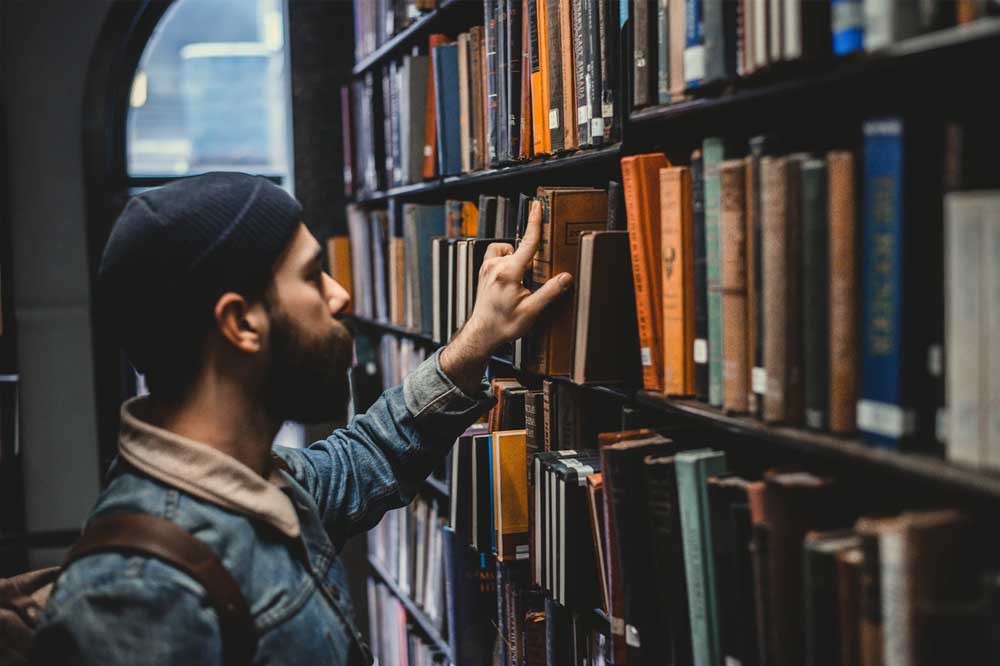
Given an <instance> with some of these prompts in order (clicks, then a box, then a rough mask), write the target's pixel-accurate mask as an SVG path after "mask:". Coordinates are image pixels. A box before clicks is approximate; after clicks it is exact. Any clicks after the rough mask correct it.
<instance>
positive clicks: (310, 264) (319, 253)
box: [305, 248, 323, 271]
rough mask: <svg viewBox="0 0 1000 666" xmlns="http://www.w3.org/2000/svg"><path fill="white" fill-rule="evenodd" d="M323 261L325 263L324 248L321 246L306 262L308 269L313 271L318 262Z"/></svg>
mask: <svg viewBox="0 0 1000 666" xmlns="http://www.w3.org/2000/svg"><path fill="white" fill-rule="evenodd" d="M322 263H323V248H319V249H318V250H316V253H315V254H314V255H313V256H312V258H311V259H310V260H309V261H307V262H306V264H305V267H306V270H307V271H311V270H312V269H314V268H316V265H317V264H319V265H322Z"/></svg>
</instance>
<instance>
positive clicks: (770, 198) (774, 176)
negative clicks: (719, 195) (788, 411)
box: [761, 157, 788, 422]
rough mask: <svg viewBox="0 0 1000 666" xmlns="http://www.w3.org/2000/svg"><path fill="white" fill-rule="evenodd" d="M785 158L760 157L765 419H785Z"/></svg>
mask: <svg viewBox="0 0 1000 666" xmlns="http://www.w3.org/2000/svg"><path fill="white" fill-rule="evenodd" d="M787 165H788V160H787V159H786V158H773V157H764V158H763V159H761V179H762V180H761V197H762V200H763V207H762V211H763V220H762V225H763V246H764V248H763V260H764V265H763V286H764V297H763V301H762V306H763V314H764V321H765V322H766V323H765V327H766V328H765V335H764V368H765V371H766V377H767V380H766V387H765V392H764V420H765V421H769V422H781V421H784V420H785V385H786V383H787V378H786V372H787V368H786V362H785V361H786V359H785V339H786V331H787V328H788V327H787V325H786V321H785V319H786V316H787V304H786V300H787V299H786V292H785V282H786V281H787V266H786V263H785V258H786V257H787V255H788V252H787V251H786V248H785V246H786V243H787V238H786V230H785V216H786V211H785V203H786V197H785V172H786V171H787Z"/></svg>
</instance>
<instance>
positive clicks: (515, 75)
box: [505, 0, 524, 161]
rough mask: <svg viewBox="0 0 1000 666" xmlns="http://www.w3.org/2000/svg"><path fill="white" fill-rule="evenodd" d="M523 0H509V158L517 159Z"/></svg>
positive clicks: (506, 117)
mask: <svg viewBox="0 0 1000 666" xmlns="http://www.w3.org/2000/svg"><path fill="white" fill-rule="evenodd" d="M522 21H523V17H522V16H521V0H507V40H506V41H507V49H506V51H507V94H506V96H505V99H506V109H507V113H506V116H505V119H506V125H507V160H508V161H513V160H516V159H517V157H518V155H519V154H520V152H521V68H522V67H523V66H524V65H523V64H522V63H521V54H522V53H523V50H524V45H523V44H521V32H522V31H521V26H522Z"/></svg>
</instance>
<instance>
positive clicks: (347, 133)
mask: <svg viewBox="0 0 1000 666" xmlns="http://www.w3.org/2000/svg"><path fill="white" fill-rule="evenodd" d="M351 115H352V105H351V86H350V85H349V84H344V85H342V86H340V131H341V142H342V143H341V149H342V150H341V154H342V155H343V157H344V172H343V173H344V194H345V195H346V196H347V197H348V198H350V197H351V196H353V195H354V187H355V178H354V164H355V161H354V146H353V141H354V126H353V123H352V122H351Z"/></svg>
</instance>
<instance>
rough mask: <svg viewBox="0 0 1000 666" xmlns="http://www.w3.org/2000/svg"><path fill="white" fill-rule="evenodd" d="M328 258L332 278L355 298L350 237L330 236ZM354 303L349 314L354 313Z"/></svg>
mask: <svg viewBox="0 0 1000 666" xmlns="http://www.w3.org/2000/svg"><path fill="white" fill-rule="evenodd" d="M326 256H327V260H328V261H329V262H330V277H332V278H333V279H334V280H336V281H337V282H338V283H339V284H340V286H341V287H343V288H344V289H345V290H346V291H347V293H349V294H351V298H352V299H353V298H354V294H353V293H351V292H352V291H353V285H354V273H353V271H352V269H351V239H350V237H349V236H330V237H329V238H328V239H326ZM353 305H354V304H353V303H352V304H351V305H349V306H348V308H347V312H353V311H354V307H353Z"/></svg>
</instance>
